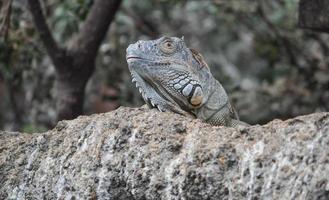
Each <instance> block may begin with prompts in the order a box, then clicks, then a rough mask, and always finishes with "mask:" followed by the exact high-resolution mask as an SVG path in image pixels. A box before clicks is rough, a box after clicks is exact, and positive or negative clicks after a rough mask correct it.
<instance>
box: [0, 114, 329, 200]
mask: <svg viewBox="0 0 329 200" xmlns="http://www.w3.org/2000/svg"><path fill="white" fill-rule="evenodd" d="M0 177H1V179H0V199H216V200H217V199H328V198H329V113H316V114H311V115H307V116H301V117H297V118H295V119H291V120H287V121H281V120H274V121H272V122H270V123H268V124H266V125H263V126H260V125H256V126H251V127H248V128H245V129H234V128H227V127H212V126H210V125H208V124H205V123H202V122H200V121H199V120H193V119H189V118H185V117H183V116H180V115H177V114H173V113H160V112H158V111H156V110H154V109H153V110H149V109H145V108H119V109H117V110H115V111H113V112H109V113H105V114H98V115H91V116H81V117H79V118H77V119H75V120H71V121H62V122H60V123H59V124H58V126H57V127H55V128H54V129H53V130H50V131H48V132H45V133H35V134H24V133H8V132H1V133H0Z"/></svg>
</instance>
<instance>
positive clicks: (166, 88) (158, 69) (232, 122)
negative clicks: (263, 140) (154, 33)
mask: <svg viewBox="0 0 329 200" xmlns="http://www.w3.org/2000/svg"><path fill="white" fill-rule="evenodd" d="M126 58H127V62H128V67H129V70H130V72H131V75H132V80H133V82H136V86H137V87H138V88H139V91H140V93H141V94H142V97H143V99H144V100H145V102H146V103H147V104H148V105H149V106H150V107H155V108H158V109H159V110H160V111H162V112H164V111H168V110H169V111H173V112H176V113H180V114H183V115H187V116H194V117H197V118H199V119H201V120H203V121H205V122H207V123H210V124H212V125H222V126H232V127H236V126H239V125H243V126H246V125H247V124H246V123H244V122H241V121H239V119H238V115H237V113H236V112H235V110H234V109H233V107H232V106H231V104H230V102H229V98H228V96H227V94H226V92H225V90H224V88H223V87H222V85H221V84H220V83H219V82H218V81H217V80H216V79H215V78H214V77H213V76H212V74H211V72H210V70H209V67H208V65H207V64H206V62H205V61H204V59H203V57H202V56H201V54H199V53H198V52H197V51H195V50H193V49H189V48H187V47H186V45H185V42H184V41H183V39H180V38H176V37H162V38H160V39H157V40H149V41H138V42H137V43H135V44H131V45H129V47H128V48H127V57H126Z"/></svg>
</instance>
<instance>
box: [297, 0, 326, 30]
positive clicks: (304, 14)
mask: <svg viewBox="0 0 329 200" xmlns="http://www.w3.org/2000/svg"><path fill="white" fill-rule="evenodd" d="M298 25H299V27H301V28H308V29H312V30H316V31H323V32H327V33H329V1H328V0H300V2H299V22H298Z"/></svg>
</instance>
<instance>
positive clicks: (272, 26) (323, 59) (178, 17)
mask: <svg viewBox="0 0 329 200" xmlns="http://www.w3.org/2000/svg"><path fill="white" fill-rule="evenodd" d="M4 2H5V1H3V3H0V4H1V6H2V8H3V7H4V6H5V3H4ZM93 3H94V2H93V1H92V0H71V1H64V0H43V1H41V7H42V9H43V11H44V14H45V18H46V20H47V23H48V25H49V28H50V30H51V32H52V34H53V37H54V38H55V40H56V41H57V42H58V44H59V45H61V46H69V45H71V43H72V37H73V36H74V34H76V33H77V32H78V31H79V28H80V27H81V25H82V24H83V22H84V20H85V19H86V16H87V14H88V12H89V11H90V8H91V6H92V5H93ZM27 7H28V5H27V2H26V1H25V0H13V1H11V14H10V22H9V23H10V28H9V30H8V31H7V36H6V37H1V39H0V130H13V131H24V132H40V131H45V130H47V129H49V128H52V127H53V126H54V125H55V124H56V120H57V118H56V116H57V113H56V112H57V111H56V101H55V99H56V95H58V94H57V93H56V91H55V90H54V82H55V78H56V77H55V74H56V69H55V68H54V66H53V63H52V62H51V59H50V58H49V56H48V54H47V51H46V50H45V46H44V45H43V43H42V41H41V40H40V37H39V34H38V31H37V30H36V28H35V26H34V23H33V19H32V17H31V13H30V11H29V10H28V9H27ZM2 10H4V9H2ZM6 14H8V13H6V12H4V11H2V12H1V13H0V18H1V19H2V21H4V19H5V18H6ZM297 18H298V0H275V1H263V0H254V1H249V0H248V1H247V0H213V1H187V0H177V1H174V0H159V1H154V0H153V1H152V0H143V1H130V0H123V1H122V3H121V5H120V7H119V8H118V10H117V11H116V12H115V19H114V20H113V21H112V23H111V25H110V28H109V30H108V32H107V33H106V36H105V38H104V39H103V42H102V43H101V44H100V46H99V51H98V55H97V59H96V64H95V70H94V72H93V74H92V76H91V77H90V79H89V81H88V84H87V86H86V90H85V91H86V92H85V101H84V104H83V114H87V115H88V114H92V113H101V112H108V111H111V110H114V109H116V108H118V107H119V106H128V107H138V106H141V105H143V101H142V99H141V96H140V94H139V93H138V90H137V89H136V88H135V86H134V85H133V84H132V83H131V78H130V74H129V71H128V68H127V64H126V60H125V49H126V48H127V46H128V45H129V44H130V43H133V42H136V41H137V40H141V39H142V40H148V39H155V38H158V37H161V36H163V35H167V36H177V37H181V36H184V40H185V41H186V43H187V45H188V46H189V47H191V48H194V49H197V50H198V51H199V52H200V53H201V54H202V55H203V56H204V58H205V60H206V62H207V63H208V65H209V66H210V68H211V71H212V73H213V75H214V76H215V77H216V78H217V79H218V80H219V81H220V82H221V83H222V85H223V86H224V88H225V89H226V90H227V93H228V94H229V96H230V98H231V101H232V103H233V104H234V105H235V107H236V109H237V110H238V113H239V115H240V118H241V119H242V120H243V121H246V122H248V123H251V124H256V123H259V124H264V123H266V122H268V121H270V120H272V119H275V118H280V119H287V118H291V117H294V116H297V115H302V114H308V113H313V112H321V111H328V110H329V67H328V66H329V56H328V54H329V34H325V33H319V32H312V31H307V30H302V29H300V28H298V27H297V22H298V20H297ZM2 24H4V23H2ZM91 37H92V36H91Z"/></svg>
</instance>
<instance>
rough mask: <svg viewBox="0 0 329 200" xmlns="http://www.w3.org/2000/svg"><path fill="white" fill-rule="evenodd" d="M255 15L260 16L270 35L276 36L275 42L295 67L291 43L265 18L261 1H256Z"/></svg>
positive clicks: (295, 62)
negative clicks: (276, 41)
mask: <svg viewBox="0 0 329 200" xmlns="http://www.w3.org/2000/svg"><path fill="white" fill-rule="evenodd" d="M257 14H258V15H259V16H260V18H261V19H262V20H263V21H264V23H265V25H266V26H267V27H268V28H269V29H270V30H271V31H272V33H273V34H274V35H275V36H276V38H277V40H278V44H279V45H280V46H282V47H283V48H284V49H285V51H286V53H287V54H288V56H289V60H290V63H291V64H293V65H297V61H296V58H295V54H294V51H293V49H292V48H291V42H290V41H289V39H287V38H286V37H285V36H284V35H283V34H282V33H281V32H280V31H279V30H278V29H277V27H276V26H275V24H273V23H272V22H271V20H270V19H268V18H267V15H266V14H265V12H264V9H263V2H262V1H258V7H257Z"/></svg>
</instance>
